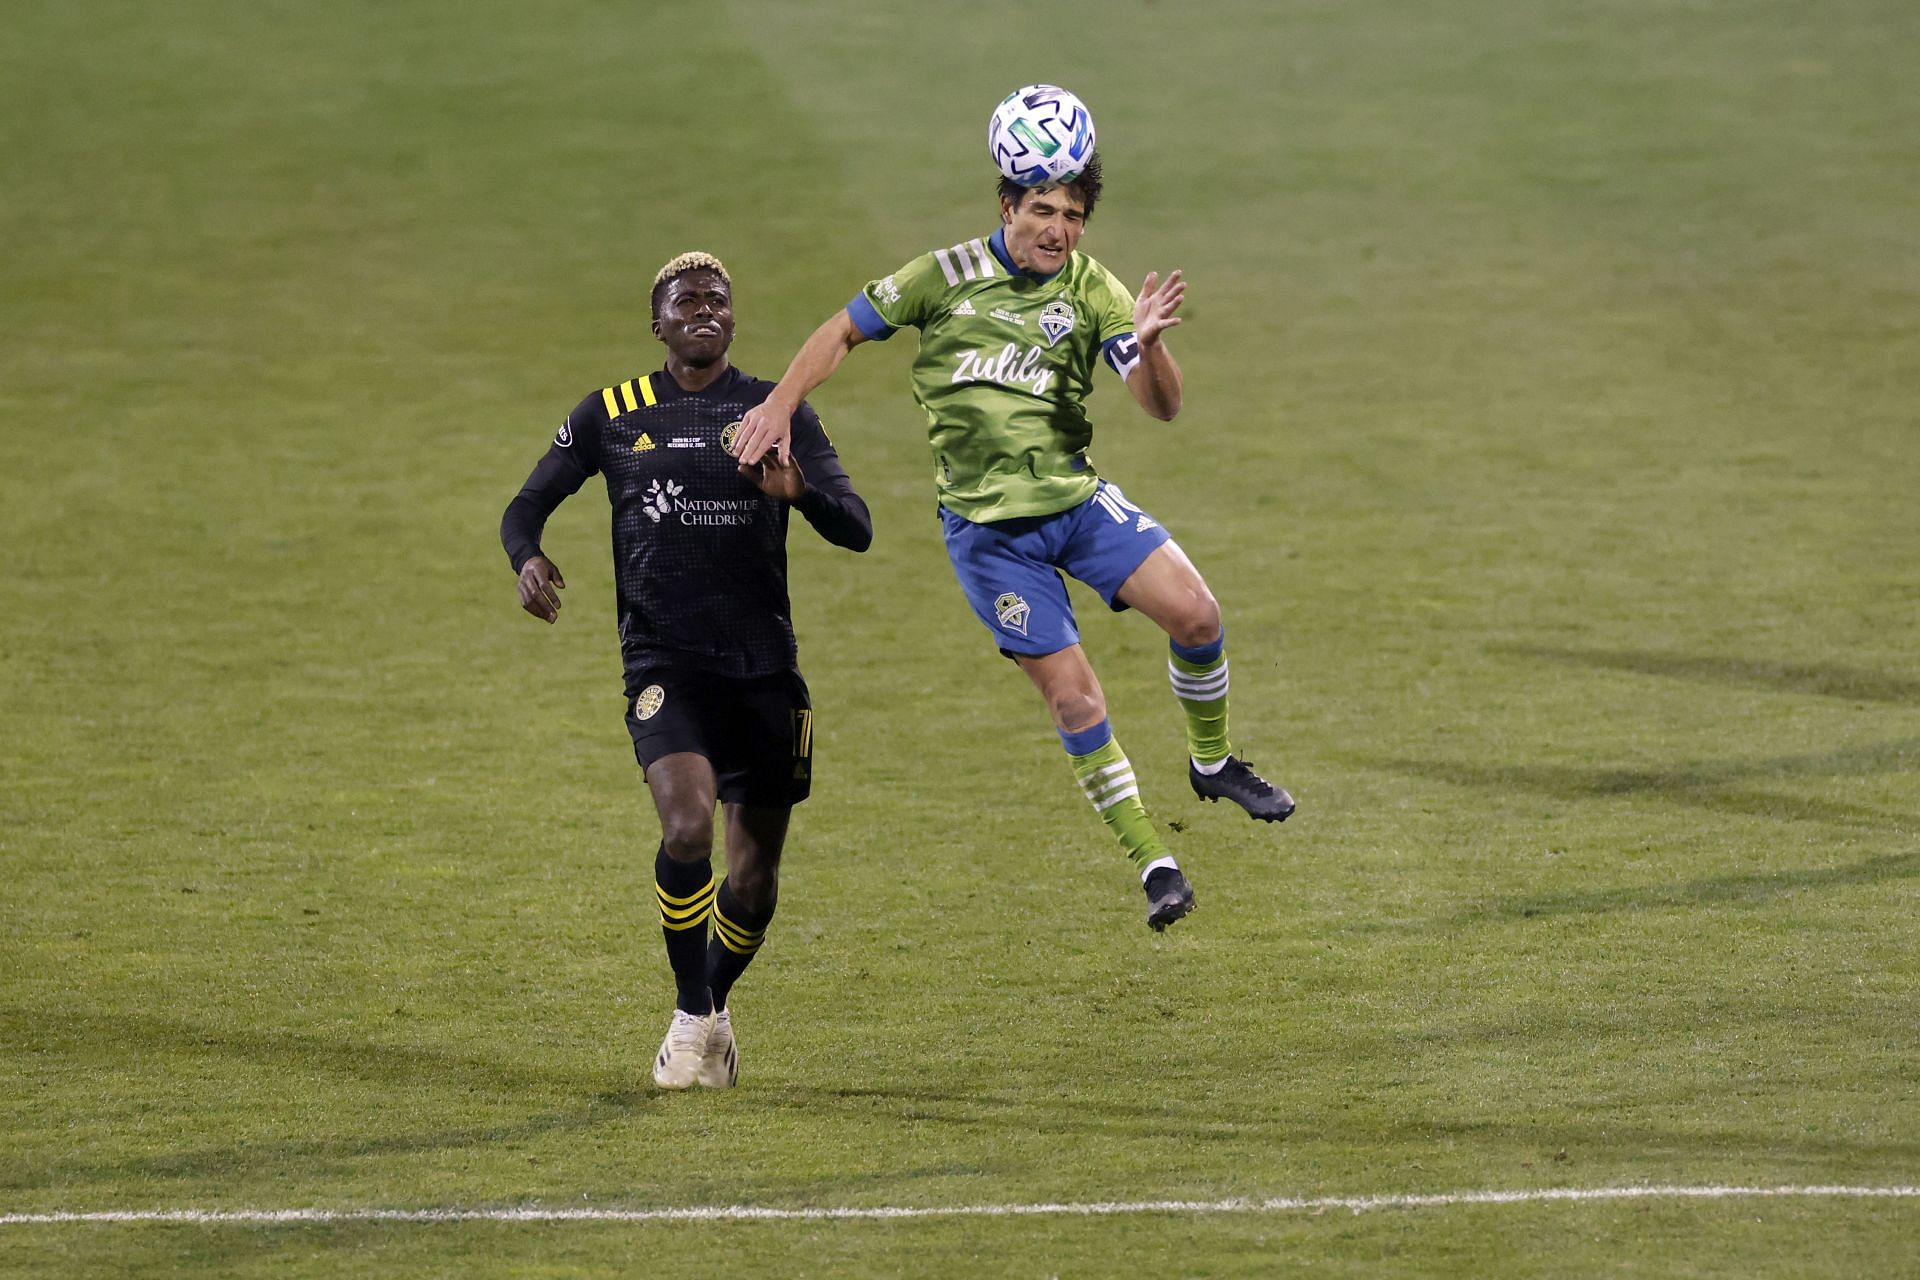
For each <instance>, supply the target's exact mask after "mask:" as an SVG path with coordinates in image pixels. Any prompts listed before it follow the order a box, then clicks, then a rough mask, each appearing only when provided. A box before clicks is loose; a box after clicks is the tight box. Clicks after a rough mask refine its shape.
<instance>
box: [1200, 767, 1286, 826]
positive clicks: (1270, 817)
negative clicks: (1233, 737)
mask: <svg viewBox="0 0 1920 1280" xmlns="http://www.w3.org/2000/svg"><path fill="white" fill-rule="evenodd" d="M1250 763H1251V762H1250V761H1246V760H1236V759H1235V758H1234V757H1232V756H1228V757H1227V762H1226V765H1225V766H1224V767H1223V768H1222V769H1221V770H1220V772H1218V773H1202V772H1200V770H1198V769H1196V768H1194V766H1193V762H1192V761H1191V760H1189V761H1188V762H1187V781H1188V782H1190V783H1192V784H1193V794H1195V795H1197V796H1199V797H1200V798H1201V799H1202V800H1207V801H1213V800H1231V801H1233V802H1234V803H1235V804H1237V805H1239V806H1240V807H1241V808H1242V809H1245V810H1246V811H1247V816H1248V817H1250V818H1257V819H1259V820H1260V821H1261V822H1285V821H1286V820H1287V819H1288V818H1289V817H1291V816H1292V815H1293V797H1292V796H1290V795H1288V794H1287V789H1286V788H1285V787H1276V786H1274V785H1273V784H1272V783H1271V782H1268V781H1267V780H1266V779H1265V778H1263V777H1261V776H1260V775H1259V774H1257V773H1255V772H1254V771H1253V770H1252V768H1250V767H1249V766H1250Z"/></svg>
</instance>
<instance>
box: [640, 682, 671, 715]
mask: <svg viewBox="0 0 1920 1280" xmlns="http://www.w3.org/2000/svg"><path fill="white" fill-rule="evenodd" d="M666 700H667V691H666V690H665V689H662V688H661V687H660V686H659V685H657V684H650V685H648V686H647V687H646V688H644V689H642V690H641V691H640V696H639V697H637V698H635V699H634V700H633V718H634V719H635V720H651V719H653V717H654V716H655V715H657V714H658V713H659V711H660V706H661V704H662V703H664V702H665V701H666Z"/></svg>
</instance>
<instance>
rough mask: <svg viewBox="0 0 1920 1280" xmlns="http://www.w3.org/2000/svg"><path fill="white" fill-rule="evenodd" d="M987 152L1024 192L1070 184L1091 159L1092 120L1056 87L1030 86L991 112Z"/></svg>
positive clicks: (1084, 108) (1082, 106)
mask: <svg viewBox="0 0 1920 1280" xmlns="http://www.w3.org/2000/svg"><path fill="white" fill-rule="evenodd" d="M987 152H988V154H989V155H991V156H992V157H993V162H994V164H996V165H998V166H999V167H1000V172H1001V173H1003V174H1005V175H1006V176H1007V177H1009V178H1012V179H1013V180H1014V181H1015V182H1017V183H1019V184H1020V185H1021V186H1023V187H1044V186H1050V185H1052V184H1055V183H1062V182H1072V181H1073V180H1074V179H1075V178H1077V177H1079V176H1080V171H1081V170H1082V169H1084V168H1086V167H1087V161H1088V160H1090V159H1092V158H1093V116H1092V115H1091V114H1090V113H1089V112H1088V111H1087V107H1086V104H1085V103H1083V102H1081V101H1080V99H1078V98H1076V97H1074V96H1073V95H1072V94H1071V93H1068V92H1067V91H1066V90H1065V89H1062V88H1061V87H1060V86H1059V85H1053V84H1030V85H1028V86H1027V87H1026V88H1024V89H1016V90H1014V91H1013V92H1012V93H1010V94H1008V95H1007V96H1006V97H1005V98H1004V99H1002V100H1001V103H1000V105H999V106H997V107H995V108H994V109H993V119H992V120H990V121H989V122H988V123H987Z"/></svg>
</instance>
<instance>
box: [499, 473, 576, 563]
mask: <svg viewBox="0 0 1920 1280" xmlns="http://www.w3.org/2000/svg"><path fill="white" fill-rule="evenodd" d="M584 479H585V477H583V476H581V475H580V473H579V472H578V471H575V470H574V469H573V468H571V467H568V466H566V465H565V464H564V463H561V462H558V461H556V460H555V459H554V458H553V456H552V455H551V454H549V455H548V456H547V457H544V458H542V459H540V461H539V463H538V464H536V465H535V467H534V468H533V474H531V475H529V476H528V477H527V482H526V484H524V485H522V486H521V488H520V492H519V493H517V494H515V495H514V499H513V501H512V502H509V503H508V504H507V510H506V513H505V514H503V515H502V516H501V517H500V545H501V546H502V547H504V548H506V552H507V559H508V560H509V561H510V562H511V563H512V564H513V571H514V572H515V573H518V572H520V569H521V567H522V566H523V565H525V564H526V563H527V561H528V560H530V559H532V558H533V557H534V556H537V555H539V554H540V535H541V533H542V532H544V531H545V529H546V527H547V517H548V516H550V515H552V514H553V512H554V509H555V508H556V507H558V506H559V505H560V504H561V503H562V502H565V501H566V500H567V498H568V497H570V496H571V495H572V494H573V493H574V492H576V491H577V490H578V489H579V488H580V485H581V483H582V481H583V480H584Z"/></svg>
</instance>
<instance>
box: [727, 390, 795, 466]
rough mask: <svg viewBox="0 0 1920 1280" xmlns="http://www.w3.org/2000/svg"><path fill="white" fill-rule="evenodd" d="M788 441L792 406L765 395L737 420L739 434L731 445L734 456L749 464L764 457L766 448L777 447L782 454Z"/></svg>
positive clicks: (791, 425)
mask: <svg viewBox="0 0 1920 1280" xmlns="http://www.w3.org/2000/svg"><path fill="white" fill-rule="evenodd" d="M792 438H793V406H792V405H783V404H780V403H778V402H777V401H775V400H774V398H773V397H771V396H769V397H767V399H766V400H764V401H762V402H761V403H759V404H757V405H755V406H753V408H751V409H749V410H747V412H746V415H745V416H744V417H742V418H741V419H740V434H739V435H738V436H736V437H735V438H734V444H733V452H734V456H735V457H737V458H739V459H740V461H741V462H742V463H746V464H749V465H751V464H753V463H756V462H758V461H760V459H762V458H764V457H765V456H766V455H767V451H768V450H770V449H775V448H777V449H779V451H780V452H781V453H783V454H784V453H785V452H786V451H787V442H788V441H789V440H791V439H792ZM755 483H756V484H757V483H758V481H755Z"/></svg>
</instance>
